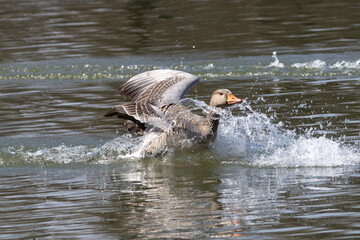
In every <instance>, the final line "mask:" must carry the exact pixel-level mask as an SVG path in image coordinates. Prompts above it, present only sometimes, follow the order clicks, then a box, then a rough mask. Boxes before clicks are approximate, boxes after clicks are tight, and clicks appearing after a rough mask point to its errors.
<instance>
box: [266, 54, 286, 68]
mask: <svg viewBox="0 0 360 240" xmlns="http://www.w3.org/2000/svg"><path fill="white" fill-rule="evenodd" d="M272 57H273V58H274V62H272V63H270V64H269V66H268V67H278V68H283V67H285V65H284V64H283V63H281V62H280V60H279V59H278V58H277V55H276V52H275V51H274V52H273V55H272Z"/></svg>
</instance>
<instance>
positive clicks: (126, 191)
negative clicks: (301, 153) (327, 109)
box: [0, 161, 359, 239]
mask: <svg viewBox="0 0 360 240" xmlns="http://www.w3.org/2000/svg"><path fill="white" fill-rule="evenodd" d="M73 167H75V169H67V168H65V169H61V168H47V169H41V168H38V167H35V168H5V169H1V170H0V171H1V174H0V175H1V182H2V185H1V186H2V191H1V200H0V205H1V209H2V210H1V211H0V215H1V218H0V223H1V224H0V229H1V231H0V232H1V234H0V236H2V238H48V237H54V236H55V237H56V238H69V237H70V238H74V237H75V238H88V237H90V236H91V237H92V238H94V237H96V238H98V237H102V238H104V239H113V238H127V239H129V238H155V239H158V238H177V237H180V238H191V239H194V238H197V239H198V238H212V237H216V238H231V237H241V236H242V237H245V238H246V239H250V238H251V239H259V238H263V237H264V236H273V238H271V239H278V237H295V238H299V239H303V238H304V237H305V236H316V238H328V237H331V238H336V237H342V236H347V237H353V238H356V236H358V229H359V227H358V224H357V220H358V214H359V202H358V201H357V199H356V197H355V196H356V195H358V194H359V174H358V170H357V171H355V173H354V172H353V171H354V170H355V169H351V168H348V169H346V168H345V169H344V168H328V169H321V168H314V169H307V171H306V172H307V173H304V171H303V170H302V169H252V168H244V167H239V166H226V165H223V166H221V165H214V164H210V163H209V162H208V163H205V162H203V164H202V166H182V167H181V166H174V165H172V166H166V165H164V164H162V163H155V164H154V163H151V164H149V163H144V162H143V163H140V162H134V161H133V162H128V163H122V164H121V165H119V164H116V165H107V166H101V165H98V166H94V167H89V166H88V167H85V166H81V165H79V166H76V165H75V166H73ZM200 168H201V170H200ZM356 172H357V173H356ZM343 174H347V175H348V177H343ZM344 202H346V204H345V205H344V204H343V203H344ZM84 206H86V207H84ZM4 209H6V210H5V211H4ZM329 216H330V217H329ZM339 219H342V220H341V221H339ZM356 229H357V230H356Z"/></svg>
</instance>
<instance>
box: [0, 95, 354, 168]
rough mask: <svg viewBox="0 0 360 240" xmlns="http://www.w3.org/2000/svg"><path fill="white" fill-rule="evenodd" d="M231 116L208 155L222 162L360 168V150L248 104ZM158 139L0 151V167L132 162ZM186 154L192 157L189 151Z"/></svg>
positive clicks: (196, 105)
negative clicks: (300, 128)
mask: <svg viewBox="0 0 360 240" xmlns="http://www.w3.org/2000/svg"><path fill="white" fill-rule="evenodd" d="M187 101H188V102H189V103H188V104H189V105H191V104H192V106H193V109H195V110H200V111H203V112H204V113H206V112H207V111H208V110H209V109H208V108H209V107H208V106H207V105H206V104H205V103H204V102H202V101H197V100H191V101H190V100H187ZM230 110H231V111H230ZM230 110H229V109H227V110H224V109H223V110H221V112H220V113H221V115H222V120H221V121H220V126H219V130H218V135H217V138H216V140H215V141H214V142H213V143H212V144H211V145H210V148H209V149H208V150H206V151H208V152H209V151H210V152H212V153H213V154H215V155H216V158H218V159H219V160H220V161H225V162H227V161H229V160H230V161H231V162H232V163H234V162H235V163H236V162H237V163H240V164H246V165H252V166H258V167H263V166H266V167H310V166H311V167H314V166H320V167H332V166H343V165H354V164H359V163H360V152H359V149H357V148H356V147H354V146H353V145H346V144H344V143H343V142H342V141H340V140H337V139H329V138H327V137H325V136H320V137H319V136H316V135H315V133H316V131H315V130H311V129H310V130H308V131H306V133H305V134H303V135H299V134H296V132H295V131H293V130H288V129H285V128H284V126H283V123H282V122H278V123H275V118H274V117H272V116H267V115H266V114H263V113H258V112H256V111H254V110H253V109H252V108H251V105H250V104H248V103H246V101H245V102H244V103H243V104H240V105H237V106H233V107H231V108H230ZM232 111H233V112H239V111H240V115H233V114H232ZM153 137H156V133H153V134H150V135H148V136H146V137H145V138H142V137H133V136H131V135H129V134H125V135H122V136H119V137H117V138H115V139H113V140H111V141H108V142H106V143H105V144H100V145H98V146H85V145H79V146H67V145H64V144H62V145H60V146H57V147H35V148H29V147H23V146H20V147H8V148H3V149H2V150H1V151H0V164H1V165H12V164H40V165H43V164H45V165H46V164H51V163H56V164H66V163H73V162H77V163H95V164H96V163H110V162H114V161H127V160H131V161H133V159H138V158H141V156H140V151H139V149H141V148H139V146H141V144H146V142H147V141H151V140H152V139H153ZM182 152H183V154H191V151H189V152H187V151H186V149H185V150H184V151H182ZM204 154H207V153H204ZM164 157H166V158H167V159H166V161H171V156H170V157H169V155H166V156H165V155H164ZM197 157H198V158H199V157H200V158H202V157H201V156H199V155H197ZM195 160H196V159H195Z"/></svg>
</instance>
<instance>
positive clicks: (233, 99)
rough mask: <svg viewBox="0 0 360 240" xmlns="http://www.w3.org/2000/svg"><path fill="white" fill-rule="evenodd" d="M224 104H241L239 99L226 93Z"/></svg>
mask: <svg viewBox="0 0 360 240" xmlns="http://www.w3.org/2000/svg"><path fill="white" fill-rule="evenodd" d="M226 102H227V104H235V103H241V102H242V100H241V99H240V98H237V97H235V96H234V95H233V94H232V93H228V95H227V100H226Z"/></svg>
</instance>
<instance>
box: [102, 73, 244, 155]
mask: <svg viewBox="0 0 360 240" xmlns="http://www.w3.org/2000/svg"><path fill="white" fill-rule="evenodd" d="M198 81H199V78H198V77H197V76H194V75H192V74H190V73H186V72H183V71H178V70H168V69H165V70H152V71H147V72H143V73H140V74H138V75H135V76H134V77H132V78H130V79H129V80H128V81H127V82H125V83H124V84H123V85H122V86H121V87H120V88H119V89H118V92H119V93H120V95H122V96H124V97H128V98H130V100H131V101H130V102H126V103H122V104H119V105H115V106H113V108H112V110H111V111H109V112H108V113H106V114H105V116H107V117H110V116H115V115H116V116H118V117H119V118H122V119H125V120H126V122H125V128H126V129H127V130H128V131H129V132H131V133H136V134H139V135H143V134H146V132H147V131H145V130H146V129H147V128H153V129H156V131H157V132H158V135H157V137H156V138H154V139H152V141H150V142H149V143H147V144H146V145H145V146H143V147H142V149H141V155H142V156H152V155H156V154H158V153H161V152H162V150H164V148H166V147H168V146H172V147H180V146H181V147H183V144H185V142H189V140H190V141H191V142H208V141H210V140H213V139H215V137H216V132H217V128H218V124H219V115H218V114H217V113H216V110H212V111H211V112H210V113H209V114H208V115H207V116H206V117H204V116H200V115H196V114H194V113H192V112H191V111H190V110H189V109H188V108H186V107H185V106H183V105H182V104H181V103H180V100H181V99H183V98H184V95H185V94H186V92H187V91H188V90H189V89H190V88H191V87H192V86H193V85H195V84H196V83H197V82H198ZM239 102H241V99H239V98H236V97H235V96H234V95H233V94H232V93H231V91H230V90H228V89H218V90H215V91H214V92H213V93H212V96H211V99H210V104H209V105H210V107H219V106H225V105H228V104H235V103H239ZM214 109H215V108H214Z"/></svg>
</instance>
